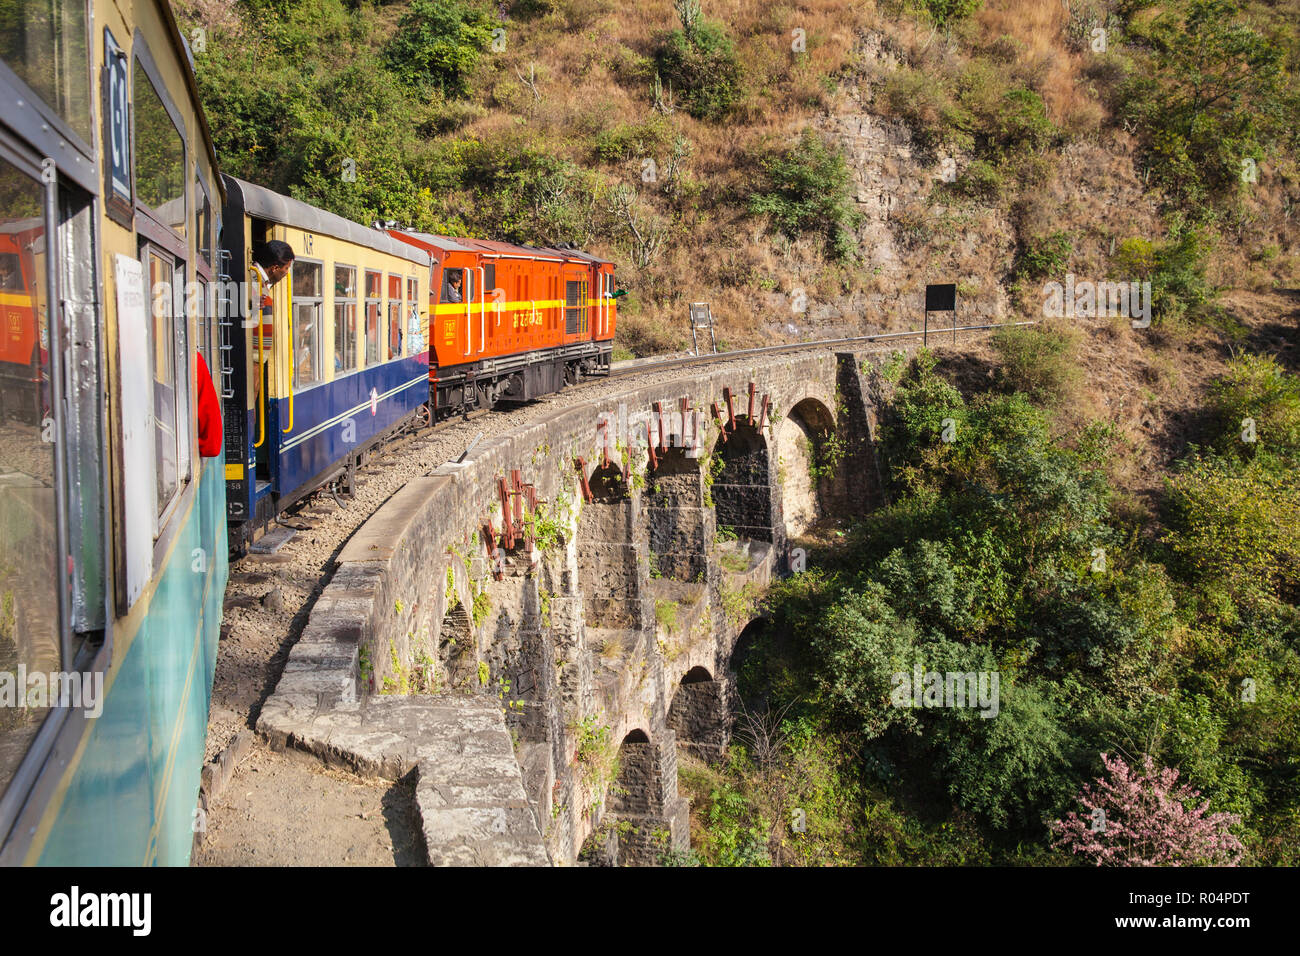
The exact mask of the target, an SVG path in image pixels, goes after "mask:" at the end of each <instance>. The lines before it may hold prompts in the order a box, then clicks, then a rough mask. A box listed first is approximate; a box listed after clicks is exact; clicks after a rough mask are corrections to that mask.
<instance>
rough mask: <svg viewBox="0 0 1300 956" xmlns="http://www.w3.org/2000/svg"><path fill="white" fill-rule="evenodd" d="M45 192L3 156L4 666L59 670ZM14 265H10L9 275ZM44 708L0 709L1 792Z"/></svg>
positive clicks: (0, 468) (0, 630) (0, 576)
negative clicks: (45, 323) (44, 323)
mask: <svg viewBox="0 0 1300 956" xmlns="http://www.w3.org/2000/svg"><path fill="white" fill-rule="evenodd" d="M41 203H42V189H41V186H40V185H39V184H38V183H37V182H36V180H35V179H31V178H30V177H28V176H26V175H24V174H23V173H21V172H19V171H18V170H17V169H16V168H15V167H13V166H11V165H9V164H8V163H6V162H5V161H4V160H3V159H0V257H2V259H3V263H0V276H3V277H4V282H5V283H6V284H5V289H6V294H5V295H4V297H3V298H0V335H3V338H0V671H6V672H9V673H11V674H12V673H16V671H17V668H18V666H19V665H20V664H22V665H26V668H27V670H28V671H29V672H35V671H41V672H46V673H48V672H49V671H51V670H57V669H58V668H59V626H58V599H57V595H56V593H55V590H54V582H55V581H57V580H58V572H57V569H58V558H57V555H58V553H59V549H58V535H57V530H56V529H57V526H56V520H55V504H54V484H53V478H54V444H53V442H50V441H43V440H42V430H43V427H44V425H43V423H44V420H45V419H46V416H47V414H48V412H47V408H48V406H49V401H50V399H49V364H48V363H49V353H48V351H47V350H46V349H44V348H42V347H41V345H40V335H39V332H38V318H39V316H41V315H42V314H43V313H44V312H45V308H46V300H45V290H44V288H43V287H42V283H41V282H40V281H39V279H38V276H43V275H44V259H45V234H44V229H43V228H42V220H41ZM6 269H7V270H8V271H7V272H6ZM43 716H44V713H43V711H42V710H41V709H39V708H13V707H6V708H4V709H3V710H0V792H2V791H3V790H4V788H5V787H6V786H7V785H8V783H9V780H10V779H11V778H12V776H13V773H14V770H15V769H16V768H17V766H18V763H19V761H20V760H21V759H22V757H23V754H24V753H25V752H26V750H27V747H28V745H29V744H30V743H31V741H32V738H33V737H35V735H36V731H37V729H38V728H39V727H40V723H41V718H42V717H43Z"/></svg>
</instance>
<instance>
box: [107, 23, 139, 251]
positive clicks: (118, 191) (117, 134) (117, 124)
mask: <svg viewBox="0 0 1300 956" xmlns="http://www.w3.org/2000/svg"><path fill="white" fill-rule="evenodd" d="M127 66H128V63H127V56H126V51H124V50H123V49H122V48H121V47H120V46H118V45H117V40H115V39H114V38H113V34H112V33H111V32H110V31H109V29H108V28H107V27H105V28H104V196H105V199H106V202H105V204H104V205H105V209H106V211H107V212H108V214H109V215H110V216H111V217H112V218H113V219H114V220H116V221H117V222H119V223H121V224H122V225H124V226H126V227H128V228H130V227H131V224H132V222H133V216H132V212H133V207H132V205H131V88H130V86H129V85H128V81H129V79H130V77H129V73H128V70H127Z"/></svg>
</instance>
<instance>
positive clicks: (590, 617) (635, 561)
mask: <svg viewBox="0 0 1300 956" xmlns="http://www.w3.org/2000/svg"><path fill="white" fill-rule="evenodd" d="M587 487H588V488H589V489H590V491H591V500H589V501H585V502H583V504H582V509H581V511H580V512H579V515H578V530H577V558H578V586H579V588H580V590H581V591H582V596H583V610H584V612H585V614H586V622H587V627H588V629H589V630H591V629H635V628H640V627H642V626H643V625H644V624H645V622H646V620H647V617H646V612H645V608H644V607H643V606H642V605H643V603H644V598H645V586H644V581H643V579H648V577H649V568H648V567H647V566H645V562H646V558H645V555H644V551H643V546H642V545H640V544H639V543H638V540H637V535H636V533H635V529H636V520H637V503H638V502H637V498H636V497H635V496H633V495H629V494H628V493H627V491H628V489H627V484H626V482H625V481H624V479H623V472H622V470H621V469H620V468H618V467H617V466H615V465H614V464H613V463H610V464H609V465H604V466H600V467H597V468H596V469H595V470H593V471H592V473H591V477H590V478H589V479H588V481H587ZM651 616H653V612H651Z"/></svg>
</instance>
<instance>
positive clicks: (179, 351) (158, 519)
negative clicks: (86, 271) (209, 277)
mask: <svg viewBox="0 0 1300 956" xmlns="http://www.w3.org/2000/svg"><path fill="white" fill-rule="evenodd" d="M137 244H138V247H139V249H140V255H139V258H140V264H141V266H143V267H144V275H145V279H146V281H147V280H148V278H149V259H148V256H149V252H150V250H151V248H155V246H156V244H155V243H153V242H150V241H149V240H148V239H143V240H138V241H137ZM155 251H156V252H158V253H161V256H160V258H164V259H168V258H170V259H171V265H172V276H173V282H174V281H175V278H174V277H175V276H176V275H178V274H179V275H180V276H181V282H182V290H181V293H180V295H181V296H182V297H183V296H184V288H183V286H184V276H185V274H186V271H185V260H184V259H177V258H176V257H175V256H169V255H168V254H167V250H165V249H163V248H161V247H156V248H155ZM145 300H146V303H147V305H148V308H149V310H150V312H149V317H150V322H149V346H150V350H151V353H152V354H151V356H150V363H151V364H152V363H153V361H154V360H155V358H154V356H156V355H157V351H156V350H157V342H155V341H154V326H155V322H154V321H153V320H154V316H153V296H152V294H151V293H149V292H146V295H145ZM176 300H177V291H176V288H175V286H174V285H173V287H172V310H173V311H172V322H173V334H175V326H176V324H179V325H180V326H181V328H182V329H183V330H184V331H183V335H184V341H183V343H179V342H178V343H175V345H174V352H173V356H172V360H173V361H174V362H175V363H176V366H175V378H176V383H177V384H176V391H177V394H178V400H177V401H176V402H175V403H174V404H175V411H176V423H177V424H176V430H177V432H178V434H177V436H176V455H177V460H176V491H175V492H174V493H173V494H172V496H171V498H170V499H169V500H168V502H167V504H166V506H163V507H158V506H155V508H154V511H155V517H154V566H155V567H157V566H159V564H160V561H161V560H162V557H163V555H162V554H159V551H160V550H162V549H164V548H165V545H166V543H167V542H168V541H169V540H170V537H171V534H172V533H173V532H174V531H175V527H173V524H172V519H173V518H175V517H176V515H177V514H178V512H180V511H181V502H183V501H184V500H185V498H186V493H187V492H188V491H190V490H191V489H192V488H193V486H194V478H195V475H194V458H195V444H196V442H197V435H196V434H195V431H196V429H195V428H194V427H193V424H194V415H193V403H194V359H193V358H192V355H193V351H194V350H193V349H191V348H190V327H189V326H190V324H189V313H188V311H187V310H186V309H185V307H184V300H183V298H182V301H181V307H180V308H179V309H177V308H176ZM178 313H179V314H178ZM176 346H180V347H179V348H176ZM182 364H183V366H184V368H183V369H182ZM182 372H183V374H182ZM182 382H183V383H184V387H185V391H184V395H185V403H184V411H185V414H184V416H182V415H181V403H180V401H179V394H180V391H181V383H182ZM154 386H155V388H156V387H157V380H156V379H155V380H154ZM182 422H183V423H184V425H185V428H186V437H187V438H188V439H189V440H188V442H187V443H186V444H185V447H186V451H185V455H184V459H185V460H184V467H183V468H182V461H181V448H182V443H181V435H180V434H179V431H180V427H181V423H182ZM154 427H155V428H156V427H157V425H155V426H154ZM157 464H158V462H157V461H156V460H155V465H157Z"/></svg>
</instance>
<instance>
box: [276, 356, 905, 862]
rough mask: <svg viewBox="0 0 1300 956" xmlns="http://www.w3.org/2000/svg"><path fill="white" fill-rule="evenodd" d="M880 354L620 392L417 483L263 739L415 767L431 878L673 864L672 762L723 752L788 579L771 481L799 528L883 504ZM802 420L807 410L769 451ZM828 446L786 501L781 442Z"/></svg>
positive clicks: (791, 361)
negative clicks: (810, 517) (453, 872)
mask: <svg viewBox="0 0 1300 956" xmlns="http://www.w3.org/2000/svg"><path fill="white" fill-rule="evenodd" d="M880 357H881V353H864V354H857V353H839V354H836V353H831V352H810V353H801V354H796V355H786V356H779V357H770V358H766V359H763V360H758V359H751V360H749V361H746V362H737V363H731V364H729V365H725V366H715V367H713V368H710V369H707V370H702V371H697V372H693V373H689V374H688V375H685V376H683V377H682V378H679V379H676V380H673V381H670V382H667V383H659V384H654V385H649V386H642V387H634V386H629V388H628V389H627V390H626V392H623V393H621V394H618V395H617V396H615V397H612V398H611V397H604V398H601V399H598V400H597V399H593V400H591V401H587V402H581V403H579V404H576V405H573V406H571V407H568V408H565V409H563V410H562V411H559V412H557V414H556V415H555V417H554V418H552V419H550V420H547V421H544V422H541V423H538V424H534V425H529V426H525V427H521V428H519V429H516V430H514V431H511V432H509V433H507V434H505V435H503V436H501V437H498V438H495V439H491V440H489V441H486V442H484V443H483V444H481V445H479V446H477V447H476V448H474V450H473V453H472V454H471V455H470V456H468V457H467V460H466V461H464V462H463V463H458V464H447V465H443V466H442V467H440V468H438V469H437V470H436V471H435V472H433V474H431V475H429V476H427V477H424V478H420V479H417V480H415V481H412V482H410V483H409V484H407V485H406V486H405V487H404V488H403V489H402V490H401V491H400V492H398V493H397V494H395V495H394V496H393V497H392V498H391V499H390V500H389V501H388V502H387V503H386V504H385V505H384V506H383V507H382V508H381V509H380V510H379V511H378V512H376V513H375V515H374V516H373V517H372V518H371V519H370V520H369V521H368V522H367V523H366V524H365V525H364V526H362V527H361V528H360V529H359V530H358V531H357V532H356V533H355V534H354V536H353V537H352V539H351V540H350V541H349V543H348V544H347V546H346V547H345V548H344V549H343V551H342V552H341V553H340V555H339V557H338V563H337V568H336V570H335V573H334V575H333V578H332V579H331V581H330V582H329V584H328V586H327V587H326V588H325V590H324V592H323V593H322V594H321V596H320V598H319V599H318V600H317V602H316V604H315V606H314V608H313V610H312V613H311V617H310V619H309V621H308V623H307V626H306V628H305V629H304V631H303V634H302V636H301V638H300V639H299V641H298V643H297V644H296V645H295V646H294V648H293V649H292V651H291V652H290V655H289V659H288V663H287V664H286V666H285V669H284V673H283V676H282V677H281V679H280V682H279V685H278V686H277V688H276V690H275V693H274V694H273V695H272V696H271V697H270V699H269V700H268V701H267V703H266V705H265V706H264V708H263V710H262V714H261V717H260V719H259V722H258V730H259V731H260V732H261V733H262V734H264V735H265V736H266V737H267V738H268V739H269V740H270V741H271V742H272V744H273V745H274V746H289V747H294V748H298V749H301V750H305V751H308V752H310V753H313V754H315V755H316V756H318V757H319V758H320V759H322V760H324V761H326V762H328V763H331V764H336V765H341V766H346V767H349V768H351V769H353V770H355V771H357V772H359V773H363V774H367V775H375V776H381V777H385V778H392V779H395V778H397V777H399V776H403V775H405V774H407V773H409V772H411V771H412V770H414V771H415V772H416V773H417V774H418V780H417V786H416V798H417V803H418V806H419V810H420V812H421V815H422V818H423V822H424V831H425V839H426V843H427V846H428V851H429V859H430V862H431V863H434V864H457V863H468V864H516V865H517V864H533V863H535V864H545V863H547V862H555V863H558V864H565V863H572V862H574V861H575V860H577V859H578V858H579V856H580V854H581V856H582V857H583V858H584V859H592V860H594V861H597V862H623V863H653V862H657V860H658V859H659V857H660V856H661V855H662V854H663V853H664V852H666V851H668V850H671V849H674V848H675V849H682V848H684V847H685V845H686V842H687V830H688V823H687V808H686V804H685V801H684V800H682V799H681V798H680V797H679V796H678V794H677V781H676V746H675V745H676V744H677V743H683V744H685V745H687V749H688V750H689V751H690V752H692V753H694V754H697V755H700V756H704V757H706V758H707V757H708V756H709V755H716V754H717V753H720V752H721V747H722V746H724V745H725V742H726V734H727V728H728V727H729V724H730V721H729V707H730V703H729V702H730V701H731V699H732V697H733V693H732V691H731V682H730V679H729V677H728V669H729V662H730V657H731V653H732V651H733V649H734V644H735V641H736V638H737V636H738V635H739V633H740V631H741V630H743V628H744V627H745V626H746V625H747V624H748V623H749V622H750V620H752V619H753V617H754V616H755V615H756V614H757V613H758V611H757V600H756V598H757V596H758V595H759V594H760V593H761V591H762V589H763V588H764V587H765V585H766V583H767V581H769V580H770V579H771V577H772V575H774V574H777V573H785V572H786V571H787V570H788V569H789V568H790V565H791V561H790V555H789V553H788V547H787V543H786V537H787V533H786V527H785V522H784V519H783V514H784V510H785V504H784V501H783V495H785V494H786V487H787V485H789V486H794V487H798V488H801V489H805V490H804V491H803V492H801V493H802V494H805V495H812V496H815V497H816V499H817V500H816V501H812V502H809V501H800V502H799V509H798V510H799V511H800V513H801V514H806V513H808V512H810V510H818V511H821V512H822V513H827V512H835V511H841V512H842V511H846V510H848V509H850V508H852V509H854V510H865V509H866V508H868V507H870V506H871V505H873V504H874V503H875V502H876V501H878V500H879V484H878V475H879V471H878V468H877V466H876V462H875V452H874V443H873V441H872V435H873V432H874V423H875V418H874V407H875V402H874V400H873V398H872V389H873V387H876V386H877V385H879V379H878V377H875V376H873V374H872V371H873V370H872V363H874V362H875V361H877V360H878V359H879V358H880ZM793 409H800V410H804V413H805V414H806V410H808V409H813V410H814V413H813V414H810V415H807V414H806V417H807V418H808V421H807V422H801V427H800V428H798V429H794V430H789V429H787V430H784V431H783V430H782V429H781V428H780V427H779V425H780V423H781V421H782V420H783V419H784V418H785V417H786V416H787V415H788V414H789V413H790V410H793ZM683 410H684V412H683ZM656 413H657V414H656ZM661 421H662V432H661V426H660V422H661ZM832 429H833V430H835V431H836V432H838V433H839V436H840V439H839V440H838V441H835V442H831V443H828V444H827V447H833V448H835V449H836V454H837V455H838V456H839V457H837V458H836V459H835V460H834V461H833V462H832V465H833V467H830V468H823V470H822V472H821V474H820V477H819V480H817V481H815V482H814V483H813V484H814V485H815V487H812V488H811V489H810V488H809V482H808V481H806V480H804V481H801V482H798V483H795V482H788V481H787V480H786V478H787V477H788V476H783V474H782V470H783V466H782V460H783V455H782V448H781V447H780V445H779V443H778V436H779V435H782V434H786V433H790V434H793V435H796V436H798V438H799V440H801V441H804V442H808V441H814V442H815V441H818V440H820V439H819V437H818V436H821V437H826V436H828V435H829V434H830V433H831V431H832ZM809 435H812V436H813V438H811V439H810V438H808V437H807V436H809ZM808 454H809V452H808V450H807V449H804V459H806V458H807V456H808ZM789 457H791V458H797V457H798V456H796V455H794V454H793V453H792V454H791V455H790V456H789ZM804 459H799V460H804ZM819 460H822V461H823V462H824V461H825V456H822V458H821V459H819ZM720 524H721V528H720ZM795 566H796V570H797V556H796V560H795ZM682 693H684V694H685V696H684V697H683V702H682V703H681V704H679V705H678V706H677V707H676V708H674V700H675V698H676V697H677V695H678V694H682ZM670 714H671V719H670ZM679 738H680V739H679ZM687 738H692V739H687ZM695 738H697V739H695ZM614 823H617V824H618V825H617V826H613V825H612V824H614Z"/></svg>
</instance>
